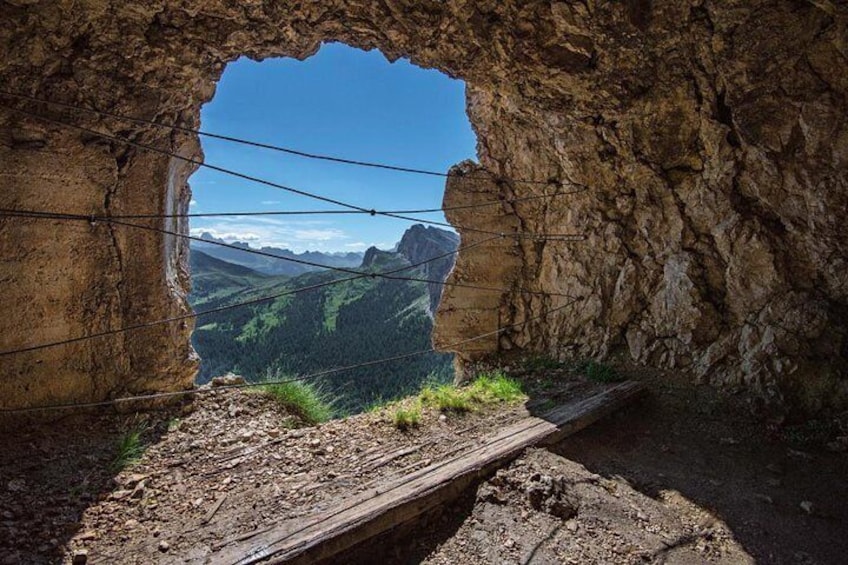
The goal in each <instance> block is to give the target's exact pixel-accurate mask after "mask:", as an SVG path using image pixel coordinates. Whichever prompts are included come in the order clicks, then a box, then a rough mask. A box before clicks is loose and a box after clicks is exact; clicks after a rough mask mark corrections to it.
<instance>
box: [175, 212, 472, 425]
mask: <svg viewBox="0 0 848 565" xmlns="http://www.w3.org/2000/svg"><path fill="white" fill-rule="evenodd" d="M458 243H459V240H458V237H457V236H456V235H455V234H453V233H451V232H447V231H445V230H440V229H437V228H432V227H428V228H425V227H424V226H421V225H416V226H413V227H411V228H410V229H409V230H407V231H406V233H404V235H403V238H402V239H401V241H400V242H399V243H398V245H397V246H396V248H395V250H394V251H383V250H379V249H377V248H374V247H372V248H370V249H368V250H367V251H366V252H365V254H364V255H363V256H362V258H361V262H360V263H359V264H357V265H355V268H358V269H361V270H363V271H369V272H373V271H383V270H388V269H394V268H400V267H403V266H409V265H412V264H416V263H419V262H422V261H425V260H427V259H430V258H432V257H436V256H439V255H444V254H446V253H449V252H451V251H454V250H455V249H456V248H457V245H458ZM198 247H199V246H194V247H193V248H192V251H191V271H192V285H193V289H192V292H191V295H190V296H189V300H190V301H191V304H192V306H194V307H195V308H196V309H197V310H208V309H211V308H215V307H218V306H223V305H228V304H232V303H234V302H238V301H245V300H251V299H256V298H260V297H264V296H271V295H277V294H281V293H285V292H287V291H290V290H292V289H297V288H302V287H306V286H311V285H315V284H319V283H323V282H328V281H332V280H333V279H337V278H345V277H347V276H348V275H345V274H341V273H336V272H330V271H326V270H321V271H314V272H308V273H304V274H300V275H297V276H293V277H292V276H285V275H269V274H266V273H261V272H258V271H257V270H254V269H250V268H247V267H245V266H243V265H240V264H235V263H231V262H228V261H225V260H221V259H220V258H216V257H213V256H211V255H209V254H208V253H206V250H205V249H204V250H202V251H201V250H200V249H198ZM210 247H213V246H210ZM222 249H223V248H222ZM223 250H224V251H227V250H226V249H223ZM322 255H324V257H325V258H326V257H327V254H322ZM345 255H348V254H345ZM336 257H338V256H336ZM260 258H261V257H260ZM279 262H280V263H284V262H285V261H279ZM316 262H317V260H316ZM323 262H326V261H323ZM453 263H454V256H453V255H448V256H447V257H444V258H442V259H439V260H437V261H434V262H431V263H427V264H426V265H422V266H419V267H416V268H414V269H410V270H409V271H406V272H402V273H400V274H408V275H409V276H413V277H417V278H426V279H430V280H443V279H444V278H445V277H447V275H448V273H449V272H450V269H451V268H452V267H453ZM441 288H442V285H439V284H427V283H422V282H413V281H401V280H386V279H381V278H371V277H367V278H361V279H357V280H355V281H350V282H346V283H340V284H335V285H329V286H325V287H322V288H319V289H315V290H310V291H307V292H301V293H298V294H293V295H288V296H284V297H281V298H278V299H276V300H273V301H269V302H268V303H264V304H258V305H254V306H248V307H243V308H237V309H233V310H228V311H224V312H219V313H217V314H211V315H207V316H202V317H201V318H200V319H199V320H198V322H197V328H196V330H195V332H194V335H193V343H194V346H195V348H196V349H197V351H198V353H199V354H200V356H201V358H202V363H201V370H200V374H199V375H198V381H199V382H200V383H203V382H206V381H208V380H209V379H210V378H211V377H212V376H215V375H218V374H222V373H225V372H227V371H233V372H236V373H239V374H242V375H244V376H245V377H247V378H248V379H254V380H255V379H260V378H263V377H264V376H266V375H268V374H274V373H276V372H277V371H279V372H281V373H283V374H285V375H294V376H296V375H299V374H307V373H312V372H316V371H321V370H325V369H331V368H334V367H340V366H346V365H351V364H356V363H360V362H364V361H370V360H374V359H379V358H383V357H390V356H393V355H398V354H402V353H407V352H412V351H419V350H422V349H427V348H429V347H430V335H431V333H432V329H433V321H432V313H433V312H434V311H435V307H436V306H437V305H438V300H439V297H440V296H441ZM451 359H452V358H451V356H450V355H444V354H436V353H430V354H426V355H420V356H416V357H411V358H408V359H405V360H402V361H396V362H393V363H386V364H382V365H373V366H370V367H366V368H363V369H358V370H353V371H345V372H342V373H339V374H337V375H334V376H327V377H324V378H322V379H320V381H319V384H320V385H321V386H322V387H323V388H324V389H325V391H326V392H327V393H328V394H329V395H330V397H331V398H332V399H333V400H334V401H335V403H336V406H337V408H338V409H339V410H340V411H341V412H343V413H352V412H358V411H361V410H362V409H364V408H365V407H366V406H367V405H368V404H369V403H371V402H373V401H375V400H377V399H383V400H387V399H390V398H395V397H398V396H402V395H405V394H408V393H411V392H414V391H416V390H417V389H418V388H419V387H420V386H421V383H423V382H424V381H425V380H426V379H428V377H429V378H436V379H437V380H447V379H449V378H450V375H451Z"/></svg>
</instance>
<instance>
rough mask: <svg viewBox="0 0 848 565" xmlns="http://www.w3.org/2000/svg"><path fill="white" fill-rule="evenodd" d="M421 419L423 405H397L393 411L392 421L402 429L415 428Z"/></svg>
mask: <svg viewBox="0 0 848 565" xmlns="http://www.w3.org/2000/svg"><path fill="white" fill-rule="evenodd" d="M420 421H421V405H420V404H418V403H415V404H413V405H412V406H402V405H397V406H396V407H395V409H394V412H393V413H392V423H394V425H395V427H396V428H397V429H399V430H401V431H404V430H408V429H410V428H415V427H417V426H418V423H419V422H420Z"/></svg>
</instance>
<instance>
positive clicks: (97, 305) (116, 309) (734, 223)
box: [0, 0, 848, 410]
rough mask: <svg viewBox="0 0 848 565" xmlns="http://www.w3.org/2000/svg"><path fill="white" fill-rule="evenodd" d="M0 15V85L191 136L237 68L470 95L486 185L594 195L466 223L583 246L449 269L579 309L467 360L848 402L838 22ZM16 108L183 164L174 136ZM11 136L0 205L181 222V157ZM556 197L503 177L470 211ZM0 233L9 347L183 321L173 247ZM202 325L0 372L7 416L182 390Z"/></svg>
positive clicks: (200, 13) (289, 13)
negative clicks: (399, 80)
mask: <svg viewBox="0 0 848 565" xmlns="http://www.w3.org/2000/svg"><path fill="white" fill-rule="evenodd" d="M0 19H2V21H3V22H4V25H3V26H2V29H0V84H1V85H3V86H2V87H3V89H8V90H13V91H16V92H25V93H29V94H35V95H38V96H40V97H44V98H49V99H52V100H60V101H63V102H68V103H72V104H77V105H83V106H94V107H97V108H102V109H106V110H112V111H116V112H119V113H122V114H128V115H133V116H140V117H144V118H155V119H158V120H161V121H163V122H175V121H177V122H179V123H180V124H182V125H186V126H196V125H198V119H199V108H200V104H201V103H203V102H205V101H207V100H209V99H210V98H211V97H212V95H213V93H214V88H215V81H216V79H217V78H218V77H219V76H220V74H221V72H222V70H223V68H224V65H225V64H226V63H227V62H229V61H232V60H234V59H235V58H237V57H238V56H241V55H247V56H251V57H255V58H263V57H271V56H292V57H297V58H301V59H302V58H306V57H308V56H309V55H311V54H313V53H314V52H315V51H316V50H317V49H318V48H319V46H320V43H321V42H322V41H343V42H345V43H348V44H350V45H353V46H356V47H361V48H365V49H370V48H379V49H380V50H382V52H383V53H385V54H386V56H387V57H389V58H390V59H395V58H398V57H401V56H407V57H410V58H411V60H412V61H413V62H414V63H416V64H418V65H421V66H423V67H432V68H437V69H440V70H442V71H444V72H446V73H448V74H450V75H452V76H457V77H461V78H463V79H465V80H466V81H467V84H468V112H469V116H470V117H471V120H472V123H473V125H474V127H475V129H476V131H477V134H478V141H479V145H478V153H479V158H480V162H481V164H482V165H483V166H484V167H485V168H486V169H487V170H488V171H490V172H491V174H492V175H493V176H503V177H508V178H513V179H534V180H537V181H546V180H548V179H554V180H555V181H556V182H558V183H562V184H563V186H564V187H565V188H566V189H573V188H576V187H586V188H587V190H586V191H585V192H582V193H580V194H576V195H571V196H562V197H557V198H551V199H540V200H531V201H525V202H522V203H520V204H516V205H515V206H514V207H513V208H509V209H506V208H503V209H500V210H496V209H494V208H493V209H489V210H486V211H483V210H482V209H481V211H480V212H479V213H476V214H473V215H470V216H469V220H470V221H471V222H472V224H471V225H481V224H485V223H490V224H499V225H500V226H501V228H500V229H499V230H498V231H510V230H513V229H516V230H519V229H520V230H521V231H525V232H531V233H541V232H547V233H557V232H575V231H577V232H582V233H585V234H586V235H587V241H586V242H585V243H584V244H582V245H579V246H578V245H574V244H564V243H559V242H539V241H533V240H522V241H521V242H520V244H519V245H518V246H517V247H515V248H514V249H513V248H511V249H510V252H509V253H508V254H507V257H506V258H505V259H504V260H503V261H501V258H500V257H494V256H491V255H487V254H483V253H479V254H477V255H476V257H478V258H479V260H476V261H474V260H471V259H470V258H462V257H461V258H460V263H461V264H463V263H464V265H465V267H464V268H463V269H462V270H461V269H460V268H459V267H458V268H457V271H456V272H455V275H454V276H457V277H458V276H460V275H464V276H467V277H469V278H487V277H488V276H489V275H487V274H486V271H487V270H488V269H491V268H492V267H496V268H498V269H501V268H502V269H504V272H503V273H500V274H499V275H498V276H501V275H502V276H504V277H506V276H508V277H509V278H508V279H504V280H501V281H500V282H501V285H502V284H503V283H509V284H514V285H515V286H516V287H524V288H533V289H540V290H543V291H547V292H558V293H563V294H570V295H574V296H580V297H582V300H581V301H579V302H578V303H575V304H574V305H573V307H571V308H566V309H563V310H561V311H558V312H557V313H556V314H554V315H552V316H550V317H549V318H548V319H547V320H544V321H537V322H533V323H529V324H526V325H523V326H521V327H520V328H516V331H514V332H512V333H511V335H510V336H509V337H508V339H507V338H502V339H500V340H491V341H490V342H486V340H481V341H480V342H478V343H477V344H476V345H475V347H477V348H478V350H477V351H476V352H474V354H477V353H480V351H479V348H480V347H481V344H482V343H484V342H485V343H489V348H490V349H489V352H492V351H494V350H495V349H497V348H513V349H530V350H534V351H546V352H548V353H553V354H556V355H560V356H601V357H603V356H610V355H616V354H622V355H625V356H629V357H632V358H633V359H635V360H637V361H638V362H642V363H651V364H656V365H661V366H666V367H690V368H692V369H693V370H694V371H695V372H696V373H697V374H698V375H700V376H701V377H702V378H703V379H704V380H705V381H709V382H714V383H725V384H734V385H742V386H745V387H748V388H751V389H754V390H757V391H759V392H760V393H761V394H762V396H763V398H765V399H766V400H768V401H769V403H770V404H772V405H780V404H783V403H785V402H788V403H789V404H790V405H793V406H798V407H801V408H805V409H809V410H820V409H827V408H832V407H834V406H837V405H840V404H841V405H844V404H845V403H846V398H848V391H846V388H848V387H846V358H848V338H846V324H845V319H846V312H848V275H847V274H846V273H847V272H848V269H847V268H846V266H848V260H846V251H845V250H846V248H848V246H846V243H848V241H846V240H848V230H846V229H845V227H844V225H843V221H844V218H845V212H846V209H848V167H847V166H846V165H848V128H846V115H848V108H846V98H845V97H846V93H848V79H846V74H845V72H844V69H845V66H846V59H848V40H846V21H848V11H846V8H845V5H844V3H842V2H833V1H831V0H816V1H813V0H809V1H801V0H792V1H789V0H728V1H724V2H708V1H704V0H696V1H694V2H686V3H681V2H676V1H672V0H656V1H650V0H627V1H625V2H608V3H599V2H594V1H592V0H588V1H586V2H518V1H501V2H489V1H486V2H477V1H475V2H471V1H463V0H454V1H450V2H436V1H426V2H406V1H402V0H386V1H382V2H374V1H365V0H353V1H349V2H337V1H332V2H304V3H298V2H296V3H278V2H260V1H249V2H247V1H246V2H237V3H236V2H227V1H222V0H204V1H202V2H201V1H199V0H183V1H179V2H165V1H164V0H160V1H154V0H140V1H133V2H117V1H103V2H72V1H70V0H67V1H59V2H45V1H35V2H31V1H25V2H22V1H15V2H10V1H8V0H7V1H4V2H0ZM3 103H4V104H6V103H8V101H5V102H3ZM14 105H17V106H22V107H23V106H25V107H27V108H29V109H31V110H33V111H37V112H39V113H43V114H48V115H50V116H51V117H53V118H56V119H61V120H64V121H70V122H74V123H78V124H81V125H85V126H86V127H93V128H96V129H99V130H102V131H108V132H113V133H120V134H121V135H125V136H129V137H132V138H133V139H135V140H138V141H140V142H143V143H147V144H151V145H155V146H157V147H160V148H166V149H169V150H172V151H176V152H179V153H181V154H183V155H187V156H197V155H198V154H199V151H198V144H197V140H196V139H194V138H193V137H192V136H190V135H187V134H183V133H178V132H168V131H162V130H156V129H153V128H148V127H142V126H140V125H134V124H129V123H121V122H118V121H116V120H105V119H97V118H95V117H93V116H91V115H86V114H84V113H82V112H78V111H61V110H59V109H57V108H47V107H44V106H39V105H33V104H23V103H21V102H16V103H14ZM0 131H2V135H1V137H2V145H0V162H2V163H3V168H2V169H3V170H2V177H0V178H2V181H0V182H2V190H0V205H2V206H3V207H5V208H9V207H16V208H40V209H61V210H64V211H75V212H82V213H89V214H90V213H96V214H116V213H145V212H152V213H162V212H167V211H184V210H185V209H186V204H187V201H188V194H189V192H188V189H187V188H186V186H185V179H186V177H187V175H188V174H189V173H190V172H191V170H192V166H190V165H187V164H186V163H184V162H180V161H178V160H176V159H171V158H168V157H166V156H163V155H161V154H153V153H150V152H145V151H141V150H138V149H132V148H127V147H126V146H125V145H123V144H120V143H115V142H104V141H102V140H98V139H97V138H96V137H95V136H93V135H90V134H84V133H81V132H79V131H72V130H68V129H66V128H63V127H60V126H57V125H56V124H50V123H46V122H43V121H39V120H36V119H33V118H28V117H24V116H21V115H20V114H15V113H12V112H9V111H6V110H0ZM460 182H461V181H460ZM473 182H474V183H478V182H480V181H478V180H475V181H473ZM450 184H451V186H454V185H456V184H458V183H457V182H453V183H450ZM451 186H449V189H448V193H447V195H446V199H447V200H448V201H450V199H451V198H452V194H451V191H452V190H456V189H455V188H451ZM304 188H307V189H308V188H311V187H304ZM551 190H552V188H551V187H547V186H545V185H537V184H526V183H520V182H506V183H501V184H497V183H495V184H494V185H493V188H491V189H490V190H489V191H485V192H486V194H491V193H492V191H495V192H496V193H497V194H498V195H500V196H504V197H513V196H527V195H531V194H541V193H543V192H544V191H551ZM555 190H558V189H555ZM487 213H491V216H487V215H486V214H487ZM176 227H177V228H178V229H185V226H183V225H178V226H176ZM0 231H2V243H1V244H0V245H1V246H2V247H0V251H2V256H3V265H2V267H0V269H2V270H0V279H1V280H3V282H4V289H6V292H4V293H3V297H2V299H0V300H2V307H3V311H4V313H5V316H3V318H2V320H0V335H3V349H4V350H5V349H10V348H15V347H20V346H25V345H29V344H32V343H41V342H44V341H52V340H56V339H62V338H66V337H70V336H76V335H80V334H82V333H86V332H97V331H103V330H106V329H109V328H114V327H118V326H121V325H131V324H135V323H139V322H142V321H146V320H150V319H155V318H161V317H165V316H167V315H173V314H178V313H181V312H184V311H185V310H186V308H187V307H186V304H185V287H186V284H187V278H186V275H185V267H184V265H185V248H184V246H183V245H182V244H181V243H178V242H176V241H172V240H170V239H169V238H166V237H164V236H157V235H154V234H149V233H144V232H140V231H137V230H131V229H129V228H118V227H112V228H110V227H108V226H102V225H100V226H88V225H78V226H67V225H64V224H63V225H55V226H54V225H52V224H51V223H50V222H46V221H44V220H29V221H21V220H19V219H14V220H10V219H4V220H2V221H0ZM463 236H464V238H466V239H467V238H468V237H472V236H470V235H469V234H463ZM481 262H482V263H481ZM479 273H482V274H479ZM453 292H454V291H450V292H448V296H447V297H446V302H447V303H448V304H449V305H450V304H453V308H454V310H450V308H448V309H446V314H445V315H442V316H440V321H439V323H440V324H441V325H442V326H446V329H445V331H446V332H447V334H451V333H452V332H453V333H469V332H470V333H475V334H476V333H480V332H481V331H490V330H492V329H494V327H493V325H492V323H493V322H500V323H501V324H504V323H516V322H520V321H521V320H523V319H524V317H525V316H533V315H538V314H539V313H541V312H544V310H545V308H546V307H548V306H557V304H552V302H556V301H555V300H553V299H551V298H544V297H538V296H537V297H532V296H530V295H521V294H517V293H511V294H506V295H503V296H495V297H493V298H491V301H492V303H493V304H494V305H495V306H496V310H494V313H493V314H492V313H484V312H483V311H479V312H477V313H473V312H471V311H470V310H468V309H467V308H466V310H468V311H466V312H465V313H464V314H456V312H457V311H458V310H456V309H457V308H464V307H465V306H464V305H463V304H462V303H461V301H459V300H458V299H456V298H454V299H453V301H451V294H452V293H453ZM457 292H459V291H457ZM460 294H461V292H460ZM475 300H483V298H479V297H475ZM557 300H558V299H557ZM452 312H453V313H452ZM475 319H476V320H477V321H478V322H479V324H480V325H478V326H476V327H471V326H468V327H466V326H462V327H460V328H457V327H456V326H455V324H457V323H463V324H464V323H471V322H473V321H474V320H475ZM190 330H191V325H190V324H188V323H186V324H174V325H171V326H168V327H167V328H165V327H159V328H158V329H156V330H145V331H141V332H136V333H133V334H131V335H130V334H127V335H126V336H124V337H122V338H120V339H111V338H110V339H103V340H95V341H91V342H84V343H78V344H75V345H73V346H70V347H64V348H57V349H50V350H42V351H38V352H34V353H32V354H28V355H22V356H15V357H4V358H2V374H3V383H2V395H0V397H2V399H3V400H2V402H3V403H4V404H6V405H23V404H38V403H42V402H45V401H47V400H59V401H69V400H79V399H90V398H102V397H106V396H109V395H113V394H120V393H126V392H138V391H142V390H149V389H163V388H181V387H187V386H190V384H191V376H192V374H193V371H194V367H195V361H194V360H193V357H192V352H191V349H190V346H189V343H188V335H189V332H190ZM469 351H470V350H469Z"/></svg>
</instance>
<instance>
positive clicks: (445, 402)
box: [420, 384, 473, 412]
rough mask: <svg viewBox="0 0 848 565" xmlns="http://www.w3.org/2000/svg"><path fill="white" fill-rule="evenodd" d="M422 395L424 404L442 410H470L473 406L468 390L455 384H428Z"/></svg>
mask: <svg viewBox="0 0 848 565" xmlns="http://www.w3.org/2000/svg"><path fill="white" fill-rule="evenodd" d="M420 397H421V401H422V402H423V403H424V404H426V405H427V406H432V407H433V408H438V409H439V410H441V411H442V412H469V411H470V410H471V409H472V408H473V405H472V402H471V396H470V394H469V393H468V390H467V389H461V388H459V387H456V386H454V385H448V384H445V385H428V386H426V387H424V389H423V390H422V391H421V394H420Z"/></svg>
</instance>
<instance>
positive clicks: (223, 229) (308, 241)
mask: <svg viewBox="0 0 848 565" xmlns="http://www.w3.org/2000/svg"><path fill="white" fill-rule="evenodd" d="M327 223H329V222H319V226H318V227H315V222H299V221H294V222H287V221H284V220H279V219H274V218H252V217H241V218H238V217H224V218H216V219H215V220H206V219H202V220H196V221H192V224H191V234H192V235H194V236H199V235H200V234H202V233H204V232H208V233H210V234H211V235H212V236H214V237H217V238H219V239H223V240H224V241H227V242H230V243H231V242H233V241H243V242H248V243H250V245H251V246H252V247H255V248H259V247H279V248H287V249H291V250H292V251H295V252H302V251H307V250H311V251H337V250H339V249H342V248H344V247H345V245H344V244H345V243H346V242H348V241H350V239H351V237H350V236H349V235H348V234H347V233H346V232H345V231H343V230H341V229H338V228H335V227H326V228H324V227H321V226H324V225H326V224H327Z"/></svg>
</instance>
